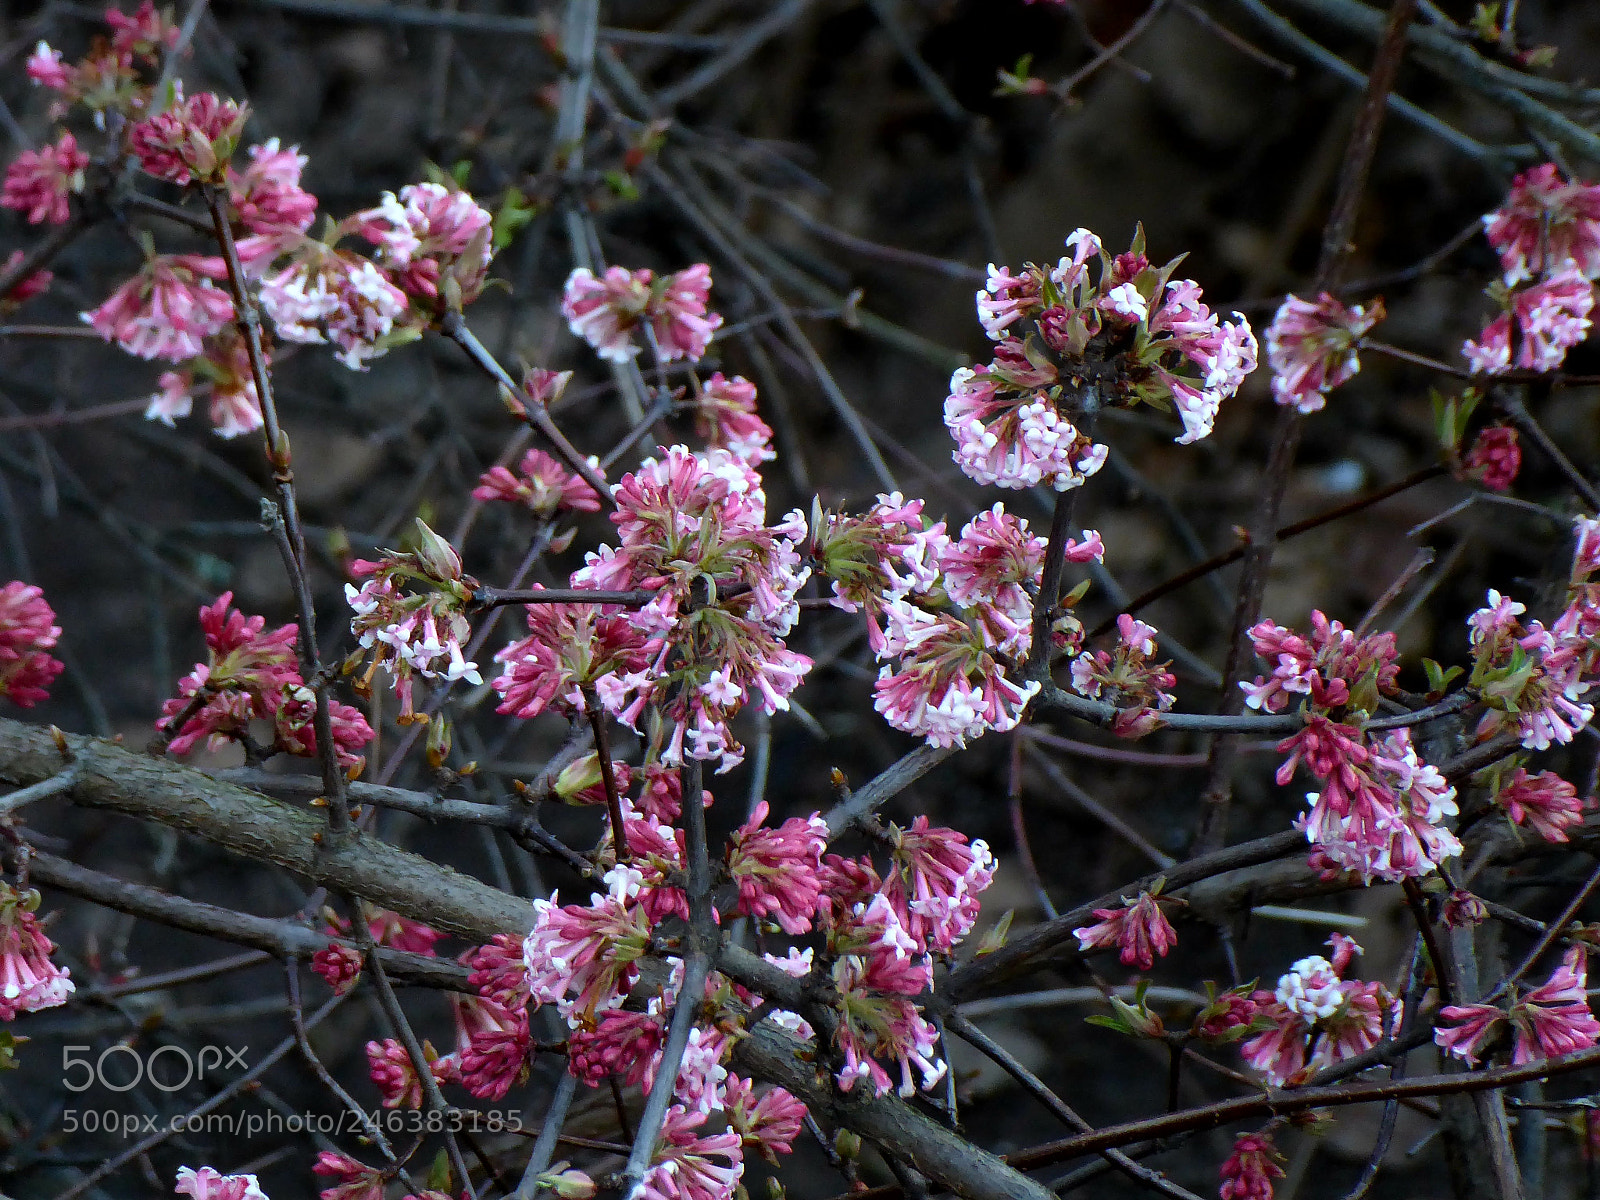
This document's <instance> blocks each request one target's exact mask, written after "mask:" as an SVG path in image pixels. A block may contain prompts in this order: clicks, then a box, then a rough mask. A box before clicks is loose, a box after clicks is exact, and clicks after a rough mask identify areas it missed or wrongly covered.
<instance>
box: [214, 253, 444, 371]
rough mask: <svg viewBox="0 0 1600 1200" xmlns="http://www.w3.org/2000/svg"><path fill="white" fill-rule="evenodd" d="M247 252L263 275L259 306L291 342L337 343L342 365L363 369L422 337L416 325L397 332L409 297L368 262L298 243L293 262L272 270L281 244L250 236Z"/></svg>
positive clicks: (258, 272)
mask: <svg viewBox="0 0 1600 1200" xmlns="http://www.w3.org/2000/svg"><path fill="white" fill-rule="evenodd" d="M250 243H255V244H254V245H251V244H250ZM247 250H248V251H250V252H252V253H254V254H256V255H258V256H259V257H258V258H256V259H255V260H253V261H251V260H247V264H248V265H249V267H250V269H251V271H252V272H253V273H255V274H258V275H260V276H261V307H262V309H263V310H264V311H265V312H266V313H267V315H268V316H269V317H271V318H272V323H273V328H274V330H275V331H276V333H277V335H278V336H279V337H280V338H282V339H283V340H285V341H289V342H301V343H305V344H307V345H320V344H322V343H324V342H331V343H332V344H333V345H334V346H335V347H337V349H338V351H339V353H338V354H337V355H336V356H335V357H336V358H337V359H338V361H339V362H340V363H342V364H343V365H344V366H346V367H348V368H350V370H352V371H364V370H366V369H367V363H368V362H369V361H370V360H372V359H374V358H381V357H382V356H383V355H385V354H387V353H388V352H389V350H390V348H391V347H392V346H394V345H397V344H400V343H402V342H404V341H407V340H409V339H411V338H414V337H416V336H418V335H419V333H420V330H419V329H417V328H415V327H414V326H413V325H401V326H399V327H397V324H396V323H397V322H398V321H400V319H401V318H402V317H404V316H405V314H406V309H407V300H406V294H405V293H404V292H402V291H401V290H400V289H399V288H397V287H396V286H395V285H394V284H392V283H391V282H389V280H388V278H387V277H386V276H385V275H384V273H383V272H382V271H380V270H378V268H377V267H376V266H374V265H373V263H372V261H371V260H370V259H366V258H362V257H360V256H359V255H355V254H351V253H349V252H347V251H343V250H334V249H332V248H330V247H328V246H326V245H324V244H323V243H322V242H318V241H314V240H312V239H310V238H298V239H296V249H295V252H294V255H293V257H292V258H291V259H290V261H289V262H288V264H287V265H286V266H283V267H282V268H280V269H278V270H277V271H273V272H270V273H269V271H268V268H269V266H270V265H271V263H272V261H273V260H274V259H276V258H277V257H278V251H279V239H278V238H274V237H261V238H246V239H244V240H243V241H241V242H240V244H239V253H240V255H241V257H243V256H244V255H245V253H246V251H247Z"/></svg>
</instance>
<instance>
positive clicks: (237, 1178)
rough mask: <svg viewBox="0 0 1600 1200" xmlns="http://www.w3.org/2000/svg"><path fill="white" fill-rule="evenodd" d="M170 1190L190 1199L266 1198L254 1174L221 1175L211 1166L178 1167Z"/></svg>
mask: <svg viewBox="0 0 1600 1200" xmlns="http://www.w3.org/2000/svg"><path fill="white" fill-rule="evenodd" d="M172 1190H173V1191H174V1192H175V1193H177V1194H178V1195H180V1196H189V1197H192V1200H267V1194H266V1193H265V1192H263V1191H262V1190H261V1184H260V1183H259V1182H258V1181H257V1179H256V1177H255V1176H254V1175H221V1174H218V1173H217V1171H216V1170H215V1169H214V1168H212V1167H201V1168H200V1169H199V1170H198V1171H196V1170H195V1169H194V1168H193V1167H179V1168H178V1183H177V1186H176V1187H174V1188H173V1189H172Z"/></svg>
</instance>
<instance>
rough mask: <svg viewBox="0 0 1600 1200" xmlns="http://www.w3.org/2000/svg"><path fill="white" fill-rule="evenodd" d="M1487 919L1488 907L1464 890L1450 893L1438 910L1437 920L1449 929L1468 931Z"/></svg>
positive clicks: (1458, 889) (1459, 889)
mask: <svg viewBox="0 0 1600 1200" xmlns="http://www.w3.org/2000/svg"><path fill="white" fill-rule="evenodd" d="M1488 919H1489V909H1488V907H1487V906H1486V905H1485V904H1484V902H1483V901H1482V900H1480V899H1478V898H1477V897H1476V896H1474V895H1473V894H1472V893H1471V892H1469V891H1466V890H1465V889H1464V888H1457V889H1455V891H1453V892H1451V893H1450V895H1449V896H1447V897H1446V898H1445V901H1444V903H1443V904H1442V905H1441V906H1440V908H1439V920H1440V921H1442V922H1443V923H1444V924H1445V926H1447V927H1448V928H1450V929H1470V928H1472V927H1473V926H1475V925H1482V924H1483V923H1484V922H1485V921H1487V920H1488Z"/></svg>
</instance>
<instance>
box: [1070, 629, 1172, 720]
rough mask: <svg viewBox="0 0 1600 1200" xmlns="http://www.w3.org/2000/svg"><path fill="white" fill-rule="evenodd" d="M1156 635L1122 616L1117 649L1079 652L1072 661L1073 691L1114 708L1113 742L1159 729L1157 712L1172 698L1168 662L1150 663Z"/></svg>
mask: <svg viewBox="0 0 1600 1200" xmlns="http://www.w3.org/2000/svg"><path fill="white" fill-rule="evenodd" d="M1155 653H1156V630H1155V628H1154V627H1153V626H1151V625H1146V624H1145V623H1144V622H1143V621H1136V620H1134V618H1133V617H1131V616H1129V615H1128V614H1127V613H1122V614H1120V615H1119V616H1118V617H1117V644H1116V645H1115V646H1114V647H1112V649H1110V650H1093V651H1091V650H1084V651H1082V652H1081V653H1080V654H1079V655H1078V657H1077V658H1075V659H1073V660H1072V686H1073V687H1074V688H1076V689H1077V690H1078V691H1079V692H1081V693H1083V694H1084V695H1085V696H1088V697H1089V698H1090V699H1091V700H1104V701H1106V702H1107V703H1110V704H1114V705H1116V706H1117V709H1118V712H1117V719H1116V723H1115V725H1114V726H1113V730H1114V732H1115V733H1116V734H1117V736H1118V737H1143V736H1144V735H1145V734H1147V733H1149V732H1150V731H1151V730H1153V729H1157V728H1159V727H1160V725H1161V718H1160V716H1159V715H1158V714H1159V713H1164V712H1166V711H1167V709H1169V708H1171V707H1172V705H1173V702H1174V701H1175V700H1176V699H1177V697H1175V696H1174V695H1173V694H1172V693H1171V692H1170V691H1168V690H1167V689H1168V688H1170V687H1172V686H1174V685H1175V684H1176V683H1177V682H1178V679H1177V676H1175V675H1174V674H1173V673H1172V672H1171V671H1169V670H1167V668H1168V667H1169V666H1171V665H1172V664H1171V663H1165V662H1164V663H1158V662H1154V661H1152V660H1153V659H1154V658H1155Z"/></svg>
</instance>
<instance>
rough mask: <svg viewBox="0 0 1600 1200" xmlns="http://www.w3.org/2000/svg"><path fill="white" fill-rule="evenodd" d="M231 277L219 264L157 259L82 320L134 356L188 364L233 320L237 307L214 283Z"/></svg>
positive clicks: (195, 258) (188, 257) (184, 257)
mask: <svg viewBox="0 0 1600 1200" xmlns="http://www.w3.org/2000/svg"><path fill="white" fill-rule="evenodd" d="M226 275H227V268H226V266H224V265H223V262H222V260H221V259H220V258H205V257H201V256H200V255H194V254H158V255H156V256H155V257H154V258H152V259H151V260H150V261H149V262H147V263H145V265H144V267H143V269H141V270H140V271H139V273H138V274H136V275H135V276H134V277H133V278H132V279H130V280H128V282H127V283H125V284H123V285H122V286H121V287H119V288H118V289H117V290H116V291H114V292H112V293H111V295H110V296H109V297H108V298H107V299H106V302H105V303H104V304H102V305H101V306H100V307H99V308H97V309H95V310H94V311H93V312H86V313H82V314H80V315H81V316H82V318H83V320H84V321H85V322H87V323H88V324H89V325H91V326H92V327H93V328H94V331H95V332H96V333H98V334H99V335H100V336H101V337H102V338H104V339H105V340H106V341H108V342H116V343H117V344H118V345H119V346H121V347H122V348H123V349H124V350H126V351H127V352H128V353H129V354H133V355H136V356H138V357H139V358H165V359H169V360H171V361H172V362H183V361H184V360H185V359H190V358H195V357H197V356H198V355H199V354H200V352H201V351H202V350H203V349H204V345H203V343H204V339H206V338H208V337H211V336H212V335H213V334H215V333H218V332H220V331H221V330H222V329H223V328H224V327H225V326H227V325H228V323H229V322H231V321H232V320H233V301H232V300H230V299H229V298H228V294H227V293H226V292H224V291H223V290H222V289H221V288H218V287H216V286H214V285H213V284H212V282H211V281H212V280H213V279H223V278H225V277H226Z"/></svg>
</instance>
